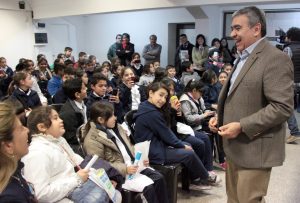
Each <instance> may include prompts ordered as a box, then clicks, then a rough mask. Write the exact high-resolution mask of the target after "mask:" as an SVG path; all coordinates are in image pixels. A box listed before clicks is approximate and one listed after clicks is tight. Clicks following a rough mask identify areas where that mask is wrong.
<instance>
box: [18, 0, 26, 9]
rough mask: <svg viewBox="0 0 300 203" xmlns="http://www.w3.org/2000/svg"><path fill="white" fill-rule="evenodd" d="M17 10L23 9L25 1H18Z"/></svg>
mask: <svg viewBox="0 0 300 203" xmlns="http://www.w3.org/2000/svg"><path fill="white" fill-rule="evenodd" d="M19 8H20V9H25V1H19Z"/></svg>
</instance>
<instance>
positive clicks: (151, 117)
mask: <svg viewBox="0 0 300 203" xmlns="http://www.w3.org/2000/svg"><path fill="white" fill-rule="evenodd" d="M134 120H135V121H136V122H135V133H134V140H135V142H136V143H139V142H144V141H147V140H151V143H150V149H149V161H150V163H154V164H164V163H165V162H166V149H167V147H168V146H171V147H174V148H184V144H183V142H182V141H181V140H179V139H178V138H177V137H176V135H175V134H174V133H173V132H172V130H171V129H170V128H169V127H168V126H167V123H166V121H165V119H164V118H163V114H162V113H161V112H160V111H159V109H158V108H157V107H155V106H154V105H153V104H151V103H150V102H148V101H145V102H143V103H141V104H140V106H139V109H138V111H137V112H136V113H135V114H134Z"/></svg>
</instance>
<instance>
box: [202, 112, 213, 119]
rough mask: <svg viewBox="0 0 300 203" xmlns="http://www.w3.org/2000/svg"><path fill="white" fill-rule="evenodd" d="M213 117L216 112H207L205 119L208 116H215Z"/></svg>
mask: <svg viewBox="0 0 300 203" xmlns="http://www.w3.org/2000/svg"><path fill="white" fill-rule="evenodd" d="M213 115H215V112H214V111H206V112H205V113H204V117H205V118H206V117H208V116H213Z"/></svg>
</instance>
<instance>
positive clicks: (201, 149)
mask: <svg viewBox="0 0 300 203" xmlns="http://www.w3.org/2000/svg"><path fill="white" fill-rule="evenodd" d="M194 132H195V137H193V136H188V137H186V138H185V139H184V140H183V141H185V142H187V143H190V144H191V145H192V148H193V149H194V151H195V153H196V154H197V155H198V157H199V158H200V160H201V161H202V163H203V165H204V167H205V168H206V170H208V171H212V170H213V160H212V150H211V143H210V140H209V137H208V135H206V134H205V133H203V132H198V131H194Z"/></svg>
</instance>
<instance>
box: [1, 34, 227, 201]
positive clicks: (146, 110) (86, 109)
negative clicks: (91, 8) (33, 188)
mask: <svg viewBox="0 0 300 203" xmlns="http://www.w3.org/2000/svg"><path fill="white" fill-rule="evenodd" d="M208 50H209V48H208V46H207V45H206V39H205V36H204V35H202V34H199V35H198V36H197V37H196V46H195V47H194V48H193V50H192V55H191V57H192V58H191V59H192V60H193V63H192V62H190V61H184V62H182V64H181V65H180V67H181V68H182V70H183V71H184V72H183V73H182V77H181V79H180V80H179V79H178V78H176V69H175V67H174V66H173V65H168V66H167V67H166V68H160V62H159V61H154V62H153V63H151V64H149V65H145V66H143V63H142V61H141V59H140V55H139V53H134V45H133V44H132V43H130V39H129V35H128V34H127V33H124V34H123V41H122V43H120V44H118V47H117V50H116V54H117V56H118V57H116V58H114V59H113V60H112V64H110V63H109V62H107V61H104V62H103V63H102V65H101V66H100V65H99V63H97V59H96V57H95V56H93V55H90V56H89V59H87V53H86V52H80V53H79V58H78V61H77V62H76V63H74V62H75V60H74V57H73V56H72V48H71V47H66V49H65V53H64V54H60V56H59V57H60V58H57V59H56V60H55V63H54V68H53V70H54V72H53V73H52V72H51V71H50V69H49V65H48V61H47V60H46V57H45V55H43V54H39V55H38V57H37V58H38V63H37V67H36V68H35V67H34V62H33V61H32V60H26V59H23V58H22V60H21V63H20V64H19V65H18V66H17V67H16V70H17V69H18V70H19V69H20V70H19V71H17V72H16V73H14V82H13V84H14V85H15V90H14V91H13V94H12V96H11V99H12V100H13V101H19V102H20V103H21V104H22V106H23V107H22V108H24V111H26V112H27V113H26V115H27V116H28V114H29V113H30V114H29V116H31V115H32V113H33V112H35V110H34V111H32V108H36V107H39V106H41V101H43V105H47V103H48V104H49V105H50V104H51V103H52V101H56V98H58V100H57V101H59V102H54V103H61V104H62V105H63V106H62V108H61V109H60V112H59V115H60V116H61V118H62V119H63V121H64V123H65V129H66V131H65V130H62V129H63V128H62V127H61V126H62V124H61V120H60V119H59V117H58V115H57V113H56V112H54V113H53V110H49V109H50V107H45V109H47V108H49V109H48V110H47V112H46V110H45V109H44V110H45V111H44V112H42V111H40V112H39V111H37V112H35V113H34V114H33V117H35V115H36V114H39V116H38V117H40V119H39V120H37V121H38V123H35V124H34V125H35V127H34V126H31V128H32V127H33V128H35V129H36V131H33V132H34V134H36V135H34V139H33V140H34V142H33V143H32V146H30V147H31V148H32V150H33V152H34V153H33V154H34V155H27V156H26V157H30V158H26V157H25V158H24V160H27V162H28V163H29V164H28V167H27V173H26V172H25V175H26V174H27V177H28V180H29V181H32V182H33V183H34V185H37V191H38V192H37V198H38V200H40V201H44V200H46V201H47V200H49V199H51V198H54V200H61V199H63V198H67V197H68V198H70V199H74V200H75V199H76V198H77V197H76V194H82V193H81V192H82V191H80V190H79V189H78V188H76V186H77V185H78V184H79V182H78V180H77V183H76V184H74V182H72V181H71V179H72V178H69V179H70V181H71V182H72V183H70V182H68V181H67V178H66V177H73V176H74V174H76V172H75V171H72V172H71V170H70V169H71V167H70V165H73V164H74V163H71V164H70V163H67V162H64V163H63V162H61V163H59V164H62V165H61V167H62V168H64V169H65V170H66V171H65V172H64V173H62V174H59V172H58V174H59V175H58V176H64V177H65V178H66V180H64V181H67V182H68V183H67V182H66V184H67V187H64V188H62V186H61V185H60V183H58V182H56V181H58V179H56V178H57V177H52V178H50V179H45V175H47V176H48V177H49V174H46V173H45V172H44V173H43V174H42V176H43V178H41V179H40V180H34V181H33V179H34V175H32V174H29V173H28V168H29V169H30V170H33V169H32V168H33V158H32V157H37V156H38V155H37V154H36V153H37V151H38V150H42V149H37V145H44V144H46V143H47V144H49V143H51V144H49V145H50V146H51V147H53V149H51V150H54V151H55V150H57V149H56V148H57V146H56V145H60V144H61V143H63V144H62V146H64V147H66V146H65V144H66V141H61V139H63V138H61V136H63V137H64V138H66V140H67V143H68V144H67V145H68V146H67V147H66V148H67V152H66V151H61V152H60V153H62V154H64V155H66V156H65V157H64V158H63V159H65V160H64V161H70V160H69V157H68V156H69V155H71V156H72V158H74V157H75V158H74V159H75V162H76V164H75V165H78V163H81V161H82V159H80V158H79V157H77V155H74V152H73V151H75V152H76V153H77V152H79V151H78V146H79V145H78V144H79V143H78V141H77V138H76V135H75V134H76V130H77V129H78V127H79V126H81V124H84V123H86V122H87V121H88V118H89V117H90V119H91V120H90V122H89V124H90V128H91V129H90V130H89V131H90V132H89V131H86V133H87V134H88V136H87V137H86V139H87V138H89V139H91V137H95V136H96V135H97V136H100V135H101V137H99V139H100V138H101V139H103V140H105V141H107V140H108V141H109V142H111V143H110V144H111V145H107V146H106V144H107V142H104V143H102V141H103V140H96V141H97V142H95V140H92V141H94V142H95V143H94V145H95V149H97V148H99V149H100V150H103V149H104V148H105V149H106V150H108V149H110V150H114V149H116V151H114V153H115V154H114V156H116V157H119V158H118V159H114V158H111V157H110V156H107V154H105V153H100V154H101V156H102V155H103V158H104V159H107V160H108V161H109V162H110V163H111V164H112V165H113V166H115V167H116V168H117V170H119V172H120V173H121V174H122V175H123V176H125V175H126V174H127V175H128V174H130V173H134V172H136V167H129V168H130V169H129V171H130V173H128V171H126V168H128V167H127V166H126V160H125V159H124V154H123V153H124V151H123V150H121V149H120V148H119V146H122V148H126V151H127V153H126V154H127V156H125V157H126V158H129V159H128V160H130V161H132V156H133V153H132V144H131V143H129V142H128V137H127V135H126V137H124V136H123V134H124V132H125V131H124V129H122V127H121V126H120V125H119V124H121V123H122V122H123V121H124V118H123V116H124V115H125V114H126V113H127V112H129V111H130V110H138V112H137V113H136V114H135V116H134V119H135V121H136V123H135V136H134V140H135V141H136V142H141V141H143V140H152V143H151V145H150V153H149V160H150V163H155V164H161V163H166V164H168V163H183V165H185V166H186V167H187V168H188V169H189V172H190V175H191V180H192V183H193V184H197V185H198V186H199V185H202V184H203V183H204V184H217V183H218V182H219V178H218V177H217V176H216V175H215V173H214V172H212V158H213V156H212V149H211V147H210V146H212V144H211V142H213V140H209V138H208V136H207V134H205V133H203V131H207V133H208V134H211V132H209V130H208V128H207V121H208V119H209V117H210V116H212V115H213V114H214V113H215V112H214V111H210V110H216V109H217V105H216V103H217V98H218V94H219V92H220V91H221V89H222V86H223V84H224V83H225V81H226V80H227V78H228V75H229V73H230V72H231V71H232V65H231V64H230V62H231V60H232V59H231V58H230V54H229V57H228V56H227V55H228V54H227V52H228V44H227V40H226V39H222V40H221V42H220V41H219V40H218V39H214V40H213V47H212V48H211V49H210V51H208ZM227 59H228V60H227ZM63 60H65V61H63ZM224 62H226V63H225V64H224ZM121 64H124V65H130V66H131V67H124V66H123V65H121ZM67 67H69V68H67ZM203 67H205V69H204V68H203ZM194 68H195V70H194ZM10 70H11V68H9V67H8V66H7V65H6V60H5V58H4V57H0V84H1V91H0V98H2V97H4V96H6V95H7V89H8V88H7V87H6V86H5V85H4V82H5V80H7V81H8V80H9V77H10V80H12V77H11V75H12V74H13V73H12V71H10ZM69 70H70V71H69ZM204 70H206V71H205V72H204ZM7 71H8V72H9V73H7ZM73 71H75V72H76V73H75V79H74V76H69V74H68V72H73ZM196 71H200V75H201V74H202V75H201V77H202V78H201V77H200V76H199V74H198V73H197V72H196ZM100 73H101V74H100ZM154 73H155V74H154ZM52 74H54V75H53V76H52ZM73 74H74V73H72V74H71V75H73ZM166 76H167V78H165V77H166ZM31 77H32V79H31ZM161 82H162V83H161ZM203 82H204V84H203ZM87 88H88V90H87ZM34 90H37V92H39V91H42V93H43V94H41V95H39V94H37V92H36V91H34ZM169 90H171V91H169ZM183 90H184V93H183V95H182V96H181V97H180V101H178V100H177V101H178V102H176V105H175V104H174V101H173V100H170V97H171V96H174V95H175V94H179V95H180V94H181V93H182V91H183ZM89 91H90V92H89ZM59 93H62V94H59ZM49 95H51V96H52V99H51V97H49ZM45 97H47V99H48V100H47V99H45ZM49 98H50V99H49ZM99 101H101V102H99ZM84 103H85V104H86V105H85V104H84ZM109 103H110V104H109ZM0 106H1V105H0ZM92 106H95V114H96V115H97V114H99V115H100V114H101V115H103V118H102V116H98V117H97V118H96V119H94V113H93V114H90V110H91V107H92ZM99 106H101V107H102V106H103V108H102V109H99V108H96V107H99ZM112 106H114V108H113V107H112ZM39 109H42V108H41V107H39ZM105 111H107V112H105ZM23 113H24V112H23ZM24 114H25V113H24ZM42 114H43V116H41V115H42ZM46 114H48V116H47V115H46ZM52 114H53V115H52ZM113 114H114V115H113ZM56 115H57V116H56ZM115 116H117V123H118V124H116V123H115V122H116V121H115V120H116V118H115ZM24 117H25V116H24ZM42 117H43V118H42ZM53 118H55V121H54V120H53V121H52V124H51V122H49V121H50V120H52V119H53ZM35 119H36V118H35ZM47 119H48V120H47ZM37 121H36V122H37ZM23 122H24V123H25V122H26V119H23ZM53 123H54V124H55V125H57V127H56V130H57V131H51V130H53V129H52V125H53ZM177 123H182V124H183V125H186V126H191V127H192V129H193V131H191V132H194V133H192V134H194V136H193V135H190V134H183V133H181V132H178V131H177V130H178V128H177ZM91 124H93V125H91ZM109 125H110V126H109ZM86 126H88V125H86ZM149 126H151V128H149ZM29 127H30V126H29ZM92 128H93V131H91V130H92ZM49 129H50V133H49V132H47V133H45V132H46V131H48V130H49ZM59 131H60V132H59ZM62 131H64V132H63V133H62ZM95 132H96V133H95ZM51 133H54V135H51ZM46 134H50V135H46ZM89 134H95V135H93V136H92V135H89ZM102 135H103V136H102ZM124 135H125V134H124ZM212 136H213V137H215V139H216V142H217V145H218V146H217V147H220V146H221V149H219V148H218V153H219V163H220V165H221V167H222V168H225V167H226V162H225V159H224V154H221V155H220V153H222V143H221V140H220V138H217V137H216V135H212ZM93 139H95V138H93ZM58 140H59V141H58ZM116 140H118V141H116ZM114 141H115V142H114ZM87 142H88V139H87V140H86V141H85V143H87ZM58 143H60V144H58ZM101 143H102V145H101ZM187 143H188V144H187ZM189 145H191V146H189ZM70 146H71V148H73V151H72V149H71V148H70ZM168 146H172V147H174V148H168ZM51 147H50V148H51ZM50 148H49V151H50ZM192 149H193V150H194V151H192ZM70 150H71V151H72V152H70ZM91 150H93V148H90V147H86V151H87V152H88V153H89V154H93V152H89V151H91ZM219 150H220V152H219ZM69 152H70V154H68V153H69ZM39 153H41V151H39ZM54 155H58V154H56V152H55V153H54V154H53V156H52V157H53V160H54ZM59 156H61V154H60V155H59ZM60 159H61V157H60V158H59V160H60ZM28 160H29V161H28ZM60 161H62V160H60ZM73 161H74V160H73ZM71 162H72V161H71ZM54 163H55V164H57V163H56V161H54ZM46 164H49V163H46ZM55 164H54V165H55ZM222 164H223V165H222ZM75 165H74V166H75ZM44 167H45V165H44ZM49 167H51V168H52V167H54V166H49ZM124 169H125V170H124ZM37 170H41V167H38V169H37ZM54 170H56V169H54ZM25 171H26V165H25ZM51 173H52V172H51ZM80 174H81V175H82V177H83V178H84V179H85V180H86V178H87V173H83V172H80ZM51 175H53V174H50V176H51ZM145 175H147V176H149V177H150V178H152V177H151V174H149V173H145ZM154 176H156V177H157V178H158V179H160V178H161V176H160V175H154ZM25 177H26V176H25ZM35 177H36V176H35ZM199 178H200V179H201V181H199ZM52 181H53V182H54V184H53V185H52V183H51V182H52ZM156 181H158V182H159V184H161V185H160V186H159V185H158V184H157V183H156ZM154 182H155V184H154V189H153V188H152V189H150V190H149V191H144V196H145V197H146V199H147V200H148V201H150V202H152V201H153V202H157V201H158V202H167V201H168V200H167V197H166V194H167V193H166V191H165V188H164V187H165V185H164V184H165V183H164V182H163V180H154ZM46 183H47V184H48V183H51V184H50V185H48V186H47V187H45V186H44V184H46ZM56 184H58V187H57V188H56V187H55V188H54V185H56ZM63 184H64V183H63ZM86 184H87V183H86ZM71 185H72V186H71ZM52 187H53V188H52ZM81 187H82V186H81ZM87 187H91V185H89V186H87ZM49 188H50V191H51V192H49V194H48V192H45V191H49ZM58 188H59V189H58ZM158 188H160V189H158ZM0 189H3V188H0ZM66 191H68V192H66ZM72 191H73V192H72ZM97 192H99V191H97ZM153 192H154V193H153ZM69 193H70V195H68V194H69ZM73 193H74V195H73ZM100 193H101V194H102V193H104V191H100ZM104 194H105V195H106V193H104ZM1 195H2V194H1ZM105 195H104V196H105ZM0 197H1V196H0ZM33 197H34V196H32V197H31V198H33ZM48 198H49V199H48ZM107 198H108V197H107V195H106V196H105V197H104V200H103V201H104V202H105V201H107V200H108V199H107ZM51 201H53V199H51ZM75 201H76V200H75ZM29 202H30V201H29Z"/></svg>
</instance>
